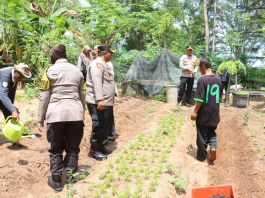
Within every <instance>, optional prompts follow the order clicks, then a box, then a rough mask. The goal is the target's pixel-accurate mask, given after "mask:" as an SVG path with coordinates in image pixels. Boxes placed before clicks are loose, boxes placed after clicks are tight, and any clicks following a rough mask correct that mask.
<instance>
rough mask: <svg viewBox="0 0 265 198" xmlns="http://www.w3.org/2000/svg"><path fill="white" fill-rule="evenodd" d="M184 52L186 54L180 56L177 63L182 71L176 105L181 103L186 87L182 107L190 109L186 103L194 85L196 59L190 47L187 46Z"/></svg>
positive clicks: (196, 67)
mask: <svg viewBox="0 0 265 198" xmlns="http://www.w3.org/2000/svg"><path fill="white" fill-rule="evenodd" d="M186 51H187V54H185V55H183V56H181V58H180V61H179V68H180V69H181V70H182V73H181V77H180V86H179V91H178V103H180V102H181V101H182V97H183V93H184V91H185V88H186V85H187V91H186V97H185V101H184V102H183V105H185V106H187V107H190V104H189V103H188V101H189V100H190V94H191V92H192V88H193V84H194V74H195V73H196V72H197V70H198V59H197V57H196V56H194V55H193V54H192V52H193V46H192V45H188V46H187V47H186Z"/></svg>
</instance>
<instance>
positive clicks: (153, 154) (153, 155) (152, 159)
mask: <svg viewBox="0 0 265 198" xmlns="http://www.w3.org/2000/svg"><path fill="white" fill-rule="evenodd" d="M155 157H156V153H155V152H154V153H152V157H151V161H152V162H154V161H155Z"/></svg>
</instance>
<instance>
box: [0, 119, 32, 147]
mask: <svg viewBox="0 0 265 198" xmlns="http://www.w3.org/2000/svg"><path fill="white" fill-rule="evenodd" d="M23 130H24V125H23V123H22V122H21V121H19V122H16V121H15V120H13V119H12V116H9V117H7V118H6V121H5V122H4V128H3V129H2V132H3V134H4V136H5V137H6V138H7V139H9V140H10V141H12V142H17V141H19V140H21V139H24V138H30V137H31V136H22V132H23Z"/></svg>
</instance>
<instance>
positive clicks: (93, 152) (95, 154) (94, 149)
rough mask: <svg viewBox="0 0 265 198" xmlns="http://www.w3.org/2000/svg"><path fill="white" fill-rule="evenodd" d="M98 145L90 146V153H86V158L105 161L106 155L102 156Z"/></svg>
mask: <svg viewBox="0 0 265 198" xmlns="http://www.w3.org/2000/svg"><path fill="white" fill-rule="evenodd" d="M99 147H100V146H99V145H92V144H91V146H90V151H89V153H88V157H92V158H95V159H96V160H98V161H102V160H103V159H107V155H104V154H103V153H102V152H101V151H100V148H99Z"/></svg>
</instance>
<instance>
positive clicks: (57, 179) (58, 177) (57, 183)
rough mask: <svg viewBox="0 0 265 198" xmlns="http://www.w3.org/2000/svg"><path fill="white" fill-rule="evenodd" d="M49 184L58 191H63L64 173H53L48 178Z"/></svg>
mask: <svg viewBox="0 0 265 198" xmlns="http://www.w3.org/2000/svg"><path fill="white" fill-rule="evenodd" d="M48 185H49V186H50V187H51V188H52V189H53V190H54V192H56V193H57V192H60V191H62V190H63V186H62V173H53V174H52V176H51V177H49V178H48Z"/></svg>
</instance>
